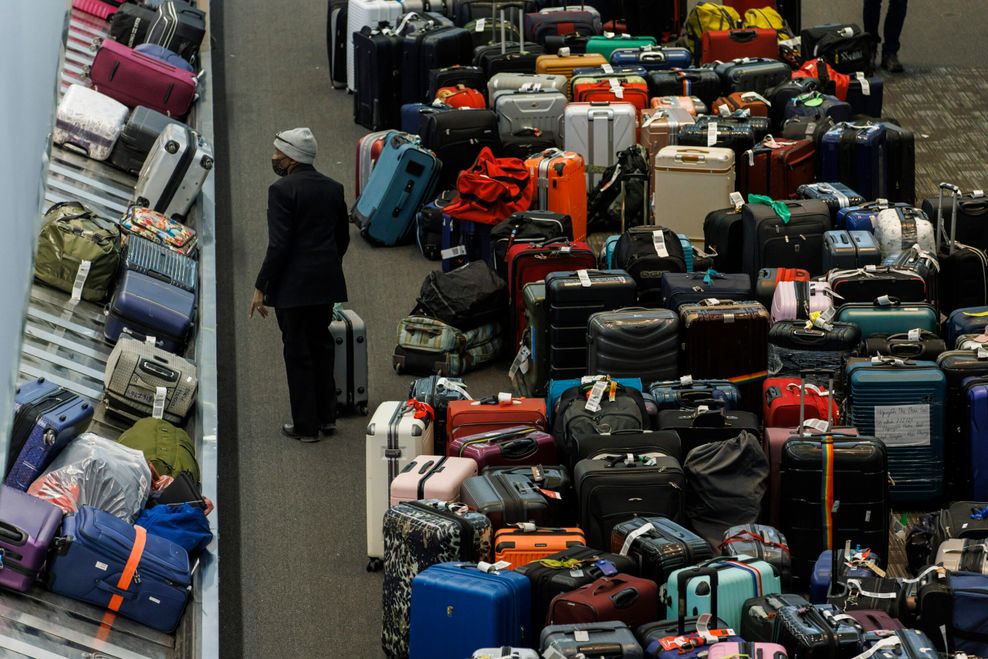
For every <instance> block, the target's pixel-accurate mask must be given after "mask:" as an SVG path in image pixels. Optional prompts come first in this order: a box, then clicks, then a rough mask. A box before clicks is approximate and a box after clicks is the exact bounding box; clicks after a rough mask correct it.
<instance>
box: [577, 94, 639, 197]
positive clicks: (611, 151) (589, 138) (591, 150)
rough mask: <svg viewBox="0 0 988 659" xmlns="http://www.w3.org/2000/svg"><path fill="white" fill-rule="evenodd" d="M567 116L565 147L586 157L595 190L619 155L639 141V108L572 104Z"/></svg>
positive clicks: (616, 104)
mask: <svg viewBox="0 0 988 659" xmlns="http://www.w3.org/2000/svg"><path fill="white" fill-rule="evenodd" d="M563 117H564V119H563V137H564V147H563V148H564V149H565V150H566V151H574V152H576V153H579V154H580V155H581V156H582V157H583V162H584V163H586V167H587V189H588V190H593V189H594V188H595V187H596V186H597V184H598V183H600V181H601V178H602V177H603V175H604V170H606V169H607V168H608V167H610V166H611V165H613V164H614V163H616V162H617V154H618V153H619V152H621V151H624V150H625V149H627V148H628V147H631V146H634V145H635V144H637V135H638V110H637V109H635V106H634V105H632V104H630V103H570V104H569V105H567V106H566V112H565V113H564V115H563Z"/></svg>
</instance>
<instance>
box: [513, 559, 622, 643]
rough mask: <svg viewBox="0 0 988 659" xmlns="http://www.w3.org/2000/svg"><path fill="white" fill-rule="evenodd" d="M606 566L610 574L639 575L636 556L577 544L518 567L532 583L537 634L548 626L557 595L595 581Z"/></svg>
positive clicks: (517, 570) (534, 634) (519, 571)
mask: <svg viewBox="0 0 988 659" xmlns="http://www.w3.org/2000/svg"><path fill="white" fill-rule="evenodd" d="M604 570H606V571H607V573H608V574H610V575H613V574H617V573H618V572H620V573H622V574H630V575H632V576H637V575H638V565H637V564H636V562H635V561H634V559H632V558H630V557H628V556H622V555H620V554H611V553H609V552H605V551H602V550H600V549H593V548H590V547H574V548H572V549H567V550H566V551H561V552H559V553H557V554H552V555H551V556H547V557H546V558H545V559H543V560H541V561H535V562H532V563H528V564H527V565H521V566H519V567H517V568H515V572H517V573H518V574H523V575H525V576H526V577H528V580H529V582H530V583H531V585H532V632H533V634H532V635H533V637H538V632H540V631H541V630H542V628H543V627H545V621H546V617H547V616H548V613H549V605H550V603H551V602H552V600H553V598H554V597H555V596H556V595H561V594H562V593H568V592H571V591H574V590H576V589H577V588H580V587H581V586H586V585H587V584H589V583H593V582H594V581H596V580H597V579H599V578H601V577H603V576H604Z"/></svg>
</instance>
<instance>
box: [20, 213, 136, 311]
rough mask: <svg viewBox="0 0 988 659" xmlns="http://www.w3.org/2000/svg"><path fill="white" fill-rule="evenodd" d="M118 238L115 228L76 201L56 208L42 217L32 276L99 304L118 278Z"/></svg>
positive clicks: (117, 231)
mask: <svg viewBox="0 0 988 659" xmlns="http://www.w3.org/2000/svg"><path fill="white" fill-rule="evenodd" d="M120 235H121V234H120V229H119V227H117V225H116V224H114V223H113V222H109V221H107V220H102V219H100V218H99V217H97V216H96V214H95V213H94V212H92V211H91V210H89V209H88V208H86V207H85V206H83V205H82V204H81V203H79V202H78V201H63V202H61V203H58V204H55V205H54V206H52V207H51V208H49V209H48V211H47V212H46V213H45V224H44V226H43V227H42V228H41V235H40V236H38V253H37V257H36V259H35V262H34V276H35V277H36V278H37V279H38V280H39V281H42V282H44V283H45V284H48V285H49V286H52V287H54V288H57V289H58V290H60V291H65V292H66V293H70V294H72V293H75V295H76V296H78V297H79V298H81V299H83V300H87V301H89V302H102V301H104V300H105V299H106V298H107V297H109V295H110V293H111V291H112V290H113V284H114V282H115V281H116V278H117V268H118V266H119V265H120ZM87 264H88V265H87ZM73 287H78V288H79V290H78V292H75V291H73Z"/></svg>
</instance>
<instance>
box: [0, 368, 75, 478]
mask: <svg viewBox="0 0 988 659" xmlns="http://www.w3.org/2000/svg"><path fill="white" fill-rule="evenodd" d="M93 411H94V410H93V404H92V403H91V402H89V401H87V400H85V399H84V398H81V397H80V396H77V395H76V394H73V393H71V392H69V391H66V390H65V389H62V388H61V387H59V386H58V385H56V384H54V383H53V382H50V381H48V380H45V379H44V378H42V379H39V380H35V381H33V382H26V383H24V384H22V385H21V386H19V387H18V388H17V393H16V395H15V397H14V421H13V424H12V427H11V432H10V446H9V447H8V450H7V474H6V481H5V482H6V484H7V485H8V486H10V487H13V488H15V489H18V490H22V491H26V490H27V488H28V487H29V486H30V485H31V483H33V482H34V479H35V478H37V477H38V475H39V474H40V473H41V472H42V471H43V470H44V468H45V467H47V466H48V463H50V462H51V461H52V459H54V457H55V456H56V455H58V453H59V451H61V450H62V449H63V448H65V446H66V445H67V444H68V443H69V442H71V441H72V440H73V439H75V438H76V437H78V436H79V435H80V434H82V433H83V432H85V431H86V428H88V427H89V423H90V422H91V421H92V419H93Z"/></svg>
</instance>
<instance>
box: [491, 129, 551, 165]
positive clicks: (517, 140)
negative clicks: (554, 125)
mask: <svg viewBox="0 0 988 659" xmlns="http://www.w3.org/2000/svg"><path fill="white" fill-rule="evenodd" d="M557 146H558V144H557V142H556V140H555V139H554V138H552V137H550V136H549V135H546V134H544V133H542V131H541V130H539V129H538V128H526V129H524V130H521V131H519V132H518V134H516V135H502V136H501V156H502V157H504V158H518V159H519V160H527V159H528V158H529V157H530V156H532V155H533V154H536V153H542V152H543V151H545V150H546V149H554V148H556V147H557Z"/></svg>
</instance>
